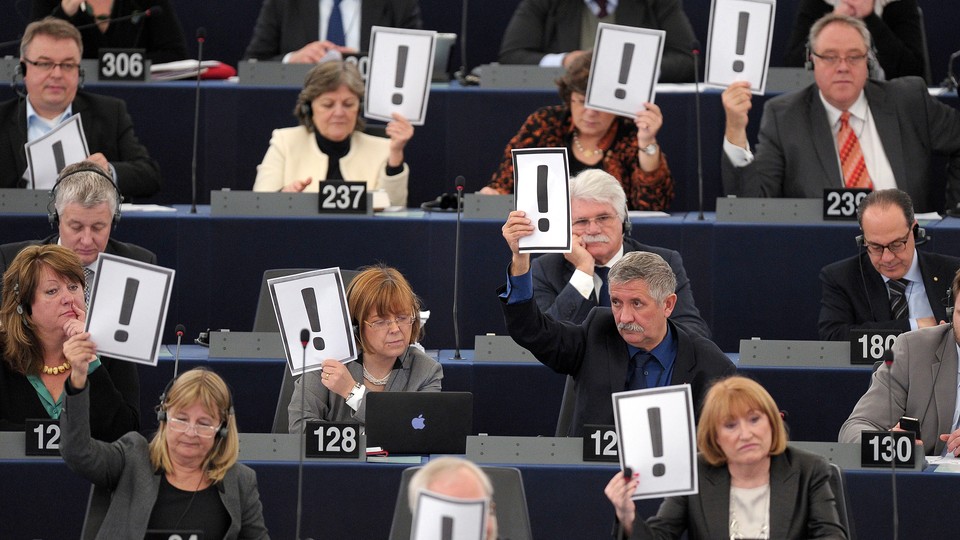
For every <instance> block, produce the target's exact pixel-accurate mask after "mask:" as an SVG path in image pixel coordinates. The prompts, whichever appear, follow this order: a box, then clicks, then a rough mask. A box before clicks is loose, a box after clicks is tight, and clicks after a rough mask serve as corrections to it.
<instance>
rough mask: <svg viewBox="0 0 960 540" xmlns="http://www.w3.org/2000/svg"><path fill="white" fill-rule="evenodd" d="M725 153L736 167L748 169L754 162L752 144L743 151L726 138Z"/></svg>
mask: <svg viewBox="0 0 960 540" xmlns="http://www.w3.org/2000/svg"><path fill="white" fill-rule="evenodd" d="M723 153H724V154H726V155H727V157H728V158H730V162H731V163H733V166H734V167H746V166H747V165H749V164H750V163H752V162H753V152H751V151H750V143H747V148H746V149H743V148H740V147H739V146H737V145H735V144H733V143H732V142H730V141H729V140H727V138H726V137H724V138H723Z"/></svg>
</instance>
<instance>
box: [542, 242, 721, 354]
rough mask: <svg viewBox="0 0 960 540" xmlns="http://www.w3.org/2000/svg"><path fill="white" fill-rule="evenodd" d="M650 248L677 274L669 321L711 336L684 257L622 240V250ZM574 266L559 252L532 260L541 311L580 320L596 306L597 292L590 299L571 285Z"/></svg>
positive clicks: (692, 331) (698, 333)
mask: <svg viewBox="0 0 960 540" xmlns="http://www.w3.org/2000/svg"><path fill="white" fill-rule="evenodd" d="M631 251H649V252H651V253H656V254H657V255H660V256H661V257H663V260H665V261H667V264H669V265H670V269H671V270H673V273H674V274H676V276H677V291H676V292H677V306H676V307H675V308H674V310H673V314H672V315H670V320H672V321H673V322H675V323H678V324H681V325H683V328H684V330H686V331H688V332H690V333H692V334H697V335H700V336H703V337H705V338H709V337H710V328H709V327H707V323H706V321H704V320H703V318H701V317H700V310H698V309H697V305H696V303H695V302H694V301H693V288H692V287H691V286H690V278H688V277H687V271H686V270H685V269H684V268H683V259H682V258H681V257H680V254H679V253H677V252H676V251H674V250H672V249H664V248H660V247H656V246H648V245H646V244H641V243H640V242H637V241H636V240H634V239H633V238H630V237H625V238H624V239H623V252H624V253H629V252H631ZM575 270H576V268H575V267H574V266H573V265H572V264H570V261H568V260H566V259H565V258H563V255H562V254H559V253H550V254H547V255H541V256H539V257H537V258H536V259H534V260H533V298H534V299H535V300H536V301H537V305H538V306H540V309H541V310H543V312H544V313H546V314H547V315H550V316H551V317H553V318H554V319H558V320H561V321H570V322H572V323H578V324H579V323H581V322H583V320H584V319H586V318H587V314H588V313H590V310H591V309H593V308H594V307H596V306H598V305H599V303H598V302H597V295H596V294H593V295H591V296H590V298H589V299H586V298H584V297H583V295H581V294H580V291H578V290H577V289H576V288H574V287H573V286H572V285H570V276H572V275H573V272H574V271H575Z"/></svg>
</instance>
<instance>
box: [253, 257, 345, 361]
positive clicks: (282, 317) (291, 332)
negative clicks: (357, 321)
mask: <svg viewBox="0 0 960 540" xmlns="http://www.w3.org/2000/svg"><path fill="white" fill-rule="evenodd" d="M267 286H268V287H269V288H270V300H271V301H272V302H273V309H274V312H275V313H276V315H277V324H278V325H279V326H280V337H281V340H282V341H283V351H284V353H285V354H286V357H287V367H288V368H290V373H291V374H292V375H294V376H296V375H300V374H301V373H304V372H305V371H315V370H318V369H320V368H321V363H322V362H323V361H324V360H326V359H327V358H333V359H335V360H338V361H340V362H343V363H347V362H352V361H353V360H356V358H357V350H356V344H355V342H354V339H353V325H351V324H350V321H351V318H350V310H349V308H348V307H347V288H346V285H345V284H344V281H343V276H341V275H340V269H339V268H325V269H322V270H312V271H310V272H304V273H302V274H295V275H292V276H283V277H278V278H273V279H269V280H267ZM303 329H306V330H307V331H308V332H309V340H308V341H307V348H306V356H304V348H303V345H302V344H301V342H300V331H301V330H303Z"/></svg>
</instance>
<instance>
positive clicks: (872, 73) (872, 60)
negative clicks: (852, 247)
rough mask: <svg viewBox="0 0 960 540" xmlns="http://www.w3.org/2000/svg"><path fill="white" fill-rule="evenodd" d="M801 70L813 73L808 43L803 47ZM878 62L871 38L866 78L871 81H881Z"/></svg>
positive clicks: (881, 75) (811, 55)
mask: <svg viewBox="0 0 960 540" xmlns="http://www.w3.org/2000/svg"><path fill="white" fill-rule="evenodd" d="M803 49H804V50H803V68H804V69H806V70H807V71H813V51H812V50H811V49H810V41H809V40H807V43H806V44H805V45H804V46H803ZM878 66H879V62H878V61H877V48H876V47H874V46H873V37H872V36H871V38H870V43H869V44H868V47H867V76H868V77H869V78H871V79H877V80H883V70H879V71H878V69H877V68H878Z"/></svg>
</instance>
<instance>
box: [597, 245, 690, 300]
mask: <svg viewBox="0 0 960 540" xmlns="http://www.w3.org/2000/svg"><path fill="white" fill-rule="evenodd" d="M608 279H609V281H610V283H611V284H613V283H627V282H630V281H636V280H643V281H644V282H645V283H646V284H647V288H648V289H650V296H652V297H653V298H654V299H655V300H656V301H657V303H658V304H663V301H664V300H666V299H667V297H668V296H670V295H671V294H673V293H674V292H676V290H677V276H676V275H674V273H673V270H672V269H671V268H670V265H669V264H667V261H665V260H663V257H661V256H659V255H657V254H656V253H650V252H649V251H631V252H629V253H625V254H624V255H623V258H622V259H620V260H619V261H617V262H616V264H614V265H613V268H611V269H610V275H609V277H608Z"/></svg>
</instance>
